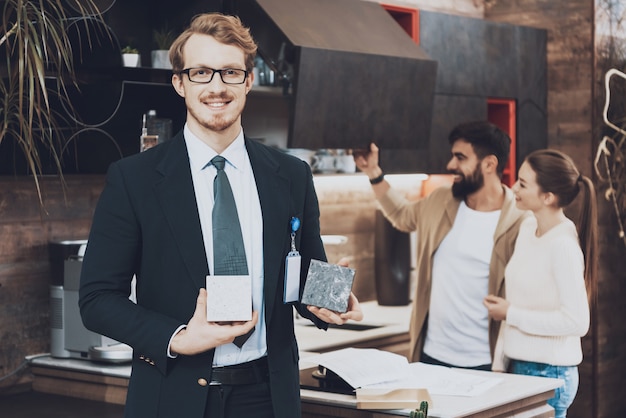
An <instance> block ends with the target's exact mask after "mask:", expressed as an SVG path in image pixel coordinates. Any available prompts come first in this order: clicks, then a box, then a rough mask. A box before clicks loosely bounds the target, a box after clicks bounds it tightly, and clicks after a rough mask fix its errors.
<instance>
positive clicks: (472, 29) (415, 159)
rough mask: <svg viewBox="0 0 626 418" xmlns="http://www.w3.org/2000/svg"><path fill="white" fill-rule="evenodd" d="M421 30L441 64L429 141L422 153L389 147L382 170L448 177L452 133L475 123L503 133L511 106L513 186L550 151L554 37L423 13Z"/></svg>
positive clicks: (428, 48) (424, 44)
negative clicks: (539, 154)
mask: <svg viewBox="0 0 626 418" xmlns="http://www.w3.org/2000/svg"><path fill="white" fill-rule="evenodd" d="M418 27H419V36H418V39H419V42H420V45H421V46H422V48H423V49H424V50H425V51H426V52H427V53H428V54H429V56H430V57H431V58H433V59H435V60H436V61H437V64H438V66H437V82H436V87H435V98H434V105H433V106H434V109H433V118H432V125H431V130H430V136H429V138H428V140H427V141H426V143H427V145H426V146H425V147H424V148H422V149H417V150H398V151H395V150H384V149H383V152H382V154H381V165H382V166H383V168H385V171H387V172H407V171H413V172H415V171H423V172H428V173H442V172H444V171H445V166H446V163H447V161H448V160H449V158H450V145H449V144H448V141H447V138H448V134H449V133H450V131H451V130H452V128H453V127H454V126H455V125H457V124H459V123H462V122H466V121H469V120H492V121H494V122H496V124H498V125H499V126H501V127H503V125H501V123H500V122H504V121H506V118H504V119H503V118H502V117H501V116H500V115H501V112H502V111H503V110H504V109H505V108H506V110H504V111H506V112H513V113H512V114H509V115H508V116H510V117H511V118H509V119H508V121H506V122H507V123H506V125H507V129H506V130H507V132H509V134H510V135H511V136H512V138H513V137H515V147H514V151H515V154H516V155H515V159H514V160H511V161H510V162H509V167H510V174H508V173H507V176H508V177H507V178H505V182H506V183H507V184H512V183H511V182H512V180H514V174H515V172H516V170H517V167H516V164H517V163H518V162H519V161H520V160H521V159H523V158H524V157H525V156H526V155H527V154H528V153H530V152H531V151H533V150H535V149H538V148H545V147H546V146H547V137H548V132H547V78H546V77H547V76H546V74H547V63H546V45H547V32H546V31H545V30H544V29H536V28H530V27H523V26H516V25H511V24H503V23H495V22H489V21H485V20H482V19H474V18H468V17H461V16H453V15H448V14H443V13H437V12H429V11H423V10H422V11H420V13H419V22H418ZM498 100H504V101H506V102H507V103H510V104H512V107H509V106H508V105H506V106H504V105H503V104H502V103H501V102H498ZM490 103H491V105H490ZM508 116H507V117H508Z"/></svg>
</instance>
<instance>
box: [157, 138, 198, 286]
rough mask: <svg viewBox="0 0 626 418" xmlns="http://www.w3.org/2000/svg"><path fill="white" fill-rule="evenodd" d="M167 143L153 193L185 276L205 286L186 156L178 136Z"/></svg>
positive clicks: (195, 207) (158, 166)
mask: <svg viewBox="0 0 626 418" xmlns="http://www.w3.org/2000/svg"><path fill="white" fill-rule="evenodd" d="M171 141H173V142H174V143H172V145H171V147H170V149H169V150H168V151H169V152H168V153H167V154H165V157H164V158H163V159H162V160H161V162H160V163H159V164H158V165H157V171H158V172H159V173H161V175H162V176H163V177H162V178H161V180H160V181H157V182H156V184H155V194H156V196H157V199H158V200H159V202H160V204H161V208H162V210H163V213H164V214H165V218H166V220H167V223H168V226H169V228H170V230H171V231H172V235H173V236H174V240H175V242H176V245H177V246H178V248H179V249H180V253H181V256H182V258H183V260H184V262H185V265H186V267H187V270H188V272H189V275H190V277H191V278H192V279H193V281H194V283H195V284H196V287H198V288H200V287H204V286H205V276H206V275H207V274H208V272H209V267H208V262H207V259H206V253H205V247H204V239H203V238H202V228H201V226H200V216H199V215H198V206H197V204H196V196H195V192H194V188H193V181H192V179H191V169H190V166H189V156H188V154H187V147H186V146H185V140H184V138H183V135H182V133H179V134H178V135H177V136H176V137H175V138H173V139H172V140H171ZM164 227H165V225H164Z"/></svg>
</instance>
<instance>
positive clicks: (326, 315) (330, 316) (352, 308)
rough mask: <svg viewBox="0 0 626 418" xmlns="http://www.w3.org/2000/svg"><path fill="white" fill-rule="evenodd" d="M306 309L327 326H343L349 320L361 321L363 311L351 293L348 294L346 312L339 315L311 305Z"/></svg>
mask: <svg viewBox="0 0 626 418" xmlns="http://www.w3.org/2000/svg"><path fill="white" fill-rule="evenodd" d="M307 309H308V310H309V311H311V312H312V313H313V314H314V315H315V316H317V317H318V318H319V319H321V320H322V321H324V322H327V323H329V324H337V325H343V324H345V323H346V322H347V321H348V320H349V319H352V320H353V321H361V320H363V311H362V310H361V305H360V304H359V300H358V299H357V298H356V296H355V295H354V293H352V292H350V299H349V300H348V310H347V311H346V312H344V313H339V312H335V311H331V310H330V309H326V308H319V307H317V306H311V305H309V306H307Z"/></svg>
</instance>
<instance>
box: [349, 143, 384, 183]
mask: <svg viewBox="0 0 626 418" xmlns="http://www.w3.org/2000/svg"><path fill="white" fill-rule="evenodd" d="M354 162H355V164H356V166H357V168H358V169H359V170H361V171H362V172H363V173H365V174H367V177H369V178H370V179H373V178H376V177H378V176H380V175H381V174H382V173H383V170H382V169H381V168H380V166H379V165H378V147H377V146H376V144H374V143H373V142H372V143H371V144H370V149H369V152H368V153H355V154H354Z"/></svg>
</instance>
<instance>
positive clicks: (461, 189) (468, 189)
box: [452, 164, 485, 199]
mask: <svg viewBox="0 0 626 418" xmlns="http://www.w3.org/2000/svg"><path fill="white" fill-rule="evenodd" d="M454 174H460V175H461V181H459V182H456V183H453V184H452V195H453V196H454V197H456V198H462V199H465V198H466V197H467V196H468V195H470V194H472V193H474V192H477V191H478V190H480V188H481V187H483V185H484V184H485V178H484V177H483V173H482V172H481V171H480V164H476V168H475V169H474V172H473V173H472V174H471V175H470V176H469V177H466V176H465V175H463V174H462V173H458V172H454Z"/></svg>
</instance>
